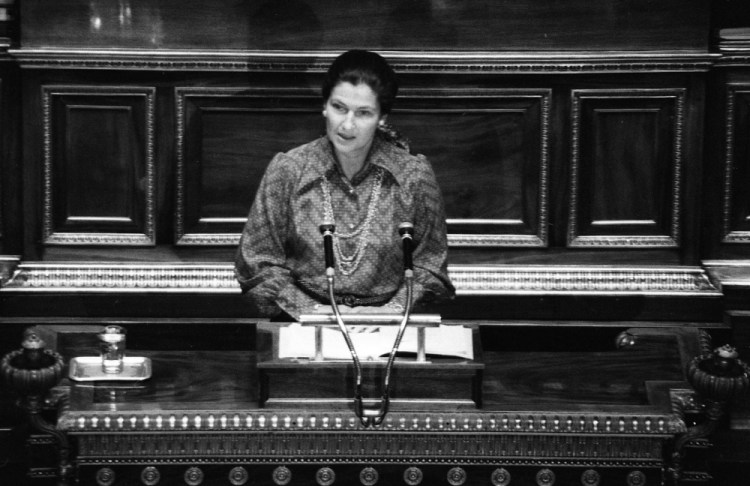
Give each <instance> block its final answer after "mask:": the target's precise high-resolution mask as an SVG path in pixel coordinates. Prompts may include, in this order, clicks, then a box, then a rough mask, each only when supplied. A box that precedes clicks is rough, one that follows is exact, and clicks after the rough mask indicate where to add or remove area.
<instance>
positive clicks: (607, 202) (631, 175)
mask: <svg viewBox="0 0 750 486" xmlns="http://www.w3.org/2000/svg"><path fill="white" fill-rule="evenodd" d="M571 103H572V107H571V110H572V111H571V145H572V150H571V167H570V210H569V217H568V246H570V247H590V248H597V247H599V248H604V247H623V248H653V247H665V248H676V247H678V246H679V244H680V191H681V186H682V183H683V181H682V164H683V161H682V150H683V145H684V141H683V133H684V129H685V126H684V125H685V116H684V105H685V90H683V89H642V90H641V89H639V90H635V89H634V90H623V89H615V90H608V89H602V90H600V89H591V90H588V89H581V90H573V92H572V95H571Z"/></svg>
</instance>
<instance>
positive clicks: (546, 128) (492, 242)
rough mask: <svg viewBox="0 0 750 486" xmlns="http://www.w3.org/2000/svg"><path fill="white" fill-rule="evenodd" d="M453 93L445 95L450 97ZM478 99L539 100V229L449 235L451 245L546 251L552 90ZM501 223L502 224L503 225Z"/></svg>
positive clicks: (484, 92) (496, 93)
mask: <svg viewBox="0 0 750 486" xmlns="http://www.w3.org/2000/svg"><path fill="white" fill-rule="evenodd" d="M451 94H453V92H445V93H444V95H445V96H450V95H451ZM475 96H487V97H498V98H517V97H521V98H532V99H538V100H539V102H540V105H541V112H540V119H541V124H540V126H539V131H540V140H539V200H538V204H539V211H538V214H537V218H538V228H537V233H536V235H514V234H500V235H493V234H457V233H449V234H448V244H449V246H451V247H533V248H540V247H541V248H544V247H546V246H547V244H548V233H549V230H548V219H549V159H550V154H549V146H550V141H549V137H550V106H551V98H552V90H549V89H530V90H524V89H521V90H481V91H480V92H478V93H477V94H476V95H475ZM449 223H455V224H461V225H470V224H472V223H473V220H472V223H468V222H466V221H463V220H461V219H451V220H449ZM476 224H477V225H488V224H489V225H491V224H492V220H487V221H481V220H479V221H477V223H476ZM501 224H502V223H501Z"/></svg>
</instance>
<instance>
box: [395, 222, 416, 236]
mask: <svg viewBox="0 0 750 486" xmlns="http://www.w3.org/2000/svg"><path fill="white" fill-rule="evenodd" d="M398 234H400V235H401V236H404V235H410V236H411V235H413V234H414V225H413V224H411V223H409V222H407V221H404V222H403V223H401V224H400V225H398Z"/></svg>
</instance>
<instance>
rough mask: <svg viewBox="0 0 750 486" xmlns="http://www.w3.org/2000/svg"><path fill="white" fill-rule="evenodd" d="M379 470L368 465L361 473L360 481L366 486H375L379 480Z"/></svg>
mask: <svg viewBox="0 0 750 486" xmlns="http://www.w3.org/2000/svg"><path fill="white" fill-rule="evenodd" d="M378 478H379V475H378V471H376V470H375V468H374V467H366V468H364V469H362V471H360V473H359V482H360V483H362V484H363V485H364V486H374V485H375V483H377V482H378Z"/></svg>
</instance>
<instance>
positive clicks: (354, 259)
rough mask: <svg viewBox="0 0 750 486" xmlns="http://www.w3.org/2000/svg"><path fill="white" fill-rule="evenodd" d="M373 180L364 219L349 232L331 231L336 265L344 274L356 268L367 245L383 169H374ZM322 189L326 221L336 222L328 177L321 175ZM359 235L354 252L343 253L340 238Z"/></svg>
mask: <svg viewBox="0 0 750 486" xmlns="http://www.w3.org/2000/svg"><path fill="white" fill-rule="evenodd" d="M375 170H376V171H377V172H376V174H375V181H374V182H373V184H372V192H371V194H370V204H369V206H368V207H367V215H366V216H365V219H364V221H362V222H361V223H360V224H359V225H358V226H357V227H356V228H354V229H353V231H351V232H350V233H343V232H338V231H336V232H334V233H333V248H334V250H335V251H336V256H337V258H336V266H337V267H338V269H339V271H340V272H341V273H342V274H344V275H351V274H352V273H354V271H355V270H357V267H359V264H360V262H361V261H362V257H363V256H364V254H365V248H366V247H367V243H368V240H369V239H370V226H371V225H372V221H373V219H374V218H375V211H376V209H377V206H378V200H379V199H380V189H381V188H382V186H383V171H382V170H380V169H375ZM321 187H322V189H323V213H324V215H325V218H326V219H327V220H328V221H331V222H333V224H334V225H335V224H336V218H334V216H333V202H332V200H331V187H330V184H329V183H328V178H327V177H326V176H325V175H324V176H323V183H322V185H321ZM356 237H359V238H358V240H357V244H356V245H355V248H354V253H352V254H351V255H345V254H344V252H343V251H342V250H341V244H340V240H348V239H352V238H356Z"/></svg>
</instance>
